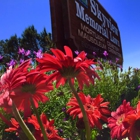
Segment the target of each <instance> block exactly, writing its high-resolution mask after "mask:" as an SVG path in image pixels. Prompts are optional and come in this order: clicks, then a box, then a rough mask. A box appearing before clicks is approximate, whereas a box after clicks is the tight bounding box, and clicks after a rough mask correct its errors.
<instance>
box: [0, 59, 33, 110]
mask: <svg viewBox="0 0 140 140" xmlns="http://www.w3.org/2000/svg"><path fill="white" fill-rule="evenodd" d="M29 64H30V60H27V61H25V62H24V63H23V64H21V65H19V66H18V67H17V68H12V67H9V68H8V69H7V71H6V72H5V73H4V74H3V75H2V76H1V78H0V93H1V94H0V106H1V107H4V109H5V110H6V111H11V105H12V99H11V97H10V93H11V91H12V90H14V89H15V88H18V87H19V86H21V85H22V84H23V83H24V82H25V81H26V73H27V69H28V68H29Z"/></svg>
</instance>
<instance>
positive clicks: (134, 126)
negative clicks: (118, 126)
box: [123, 101, 140, 140]
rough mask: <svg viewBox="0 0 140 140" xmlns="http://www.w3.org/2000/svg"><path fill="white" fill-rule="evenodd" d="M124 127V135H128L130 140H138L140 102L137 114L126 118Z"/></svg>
mask: <svg viewBox="0 0 140 140" xmlns="http://www.w3.org/2000/svg"><path fill="white" fill-rule="evenodd" d="M124 127H125V131H124V132H123V135H127V137H128V138H129V140H136V138H137V137H140V101H139V102H138V104H137V108H136V111H135V113H132V114H129V115H128V116H126V118H125V120H124Z"/></svg>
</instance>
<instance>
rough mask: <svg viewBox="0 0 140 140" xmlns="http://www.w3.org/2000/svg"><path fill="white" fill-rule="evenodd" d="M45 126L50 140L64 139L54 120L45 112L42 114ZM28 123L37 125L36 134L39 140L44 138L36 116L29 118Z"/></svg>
mask: <svg viewBox="0 0 140 140" xmlns="http://www.w3.org/2000/svg"><path fill="white" fill-rule="evenodd" d="M40 118H41V120H42V123H43V126H44V128H45V131H46V134H47V137H48V140H64V139H63V138H61V137H60V136H59V135H58V130H56V129H55V127H54V120H51V121H49V120H48V119H47V117H46V115H45V114H41V116H40ZM27 122H28V123H31V124H32V125H34V127H35V133H34V136H35V138H36V139H37V140H43V135H42V133H41V129H40V126H39V125H38V122H37V118H36V116H34V115H32V116H31V117H29V118H28V120H27Z"/></svg>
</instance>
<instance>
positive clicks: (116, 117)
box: [108, 100, 134, 139]
mask: <svg viewBox="0 0 140 140" xmlns="http://www.w3.org/2000/svg"><path fill="white" fill-rule="evenodd" d="M131 113H134V109H133V108H132V107H131V106H130V102H126V100H124V101H123V104H122V105H120V106H119V107H118V108H117V110H116V112H111V117H109V118H108V123H109V124H108V127H109V128H110V130H111V138H117V139H122V138H125V137H122V133H123V132H124V130H125V127H124V123H123V122H124V119H125V118H126V116H128V115H130V114H131Z"/></svg>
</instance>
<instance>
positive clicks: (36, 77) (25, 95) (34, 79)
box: [10, 70, 53, 117]
mask: <svg viewBox="0 0 140 140" xmlns="http://www.w3.org/2000/svg"><path fill="white" fill-rule="evenodd" d="M52 89H53V87H52V85H51V84H50V83H48V82H47V77H46V75H44V74H40V73H39V72H38V71H34V70H33V71H30V72H29V73H28V74H27V75H26V82H24V83H23V84H22V85H21V86H20V87H18V88H17V89H14V90H13V92H12V93H11V94H10V96H11V98H12V99H13V101H14V103H15V105H16V106H17V108H18V109H19V110H22V111H24V115H25V116H26V117H27V116H30V114H31V109H30V105H31V104H30V98H32V99H33V101H34V104H35V107H36V108H38V103H39V101H41V102H43V103H44V102H46V101H48V100H49V99H48V97H47V96H46V95H45V92H48V91H49V90H52Z"/></svg>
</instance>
